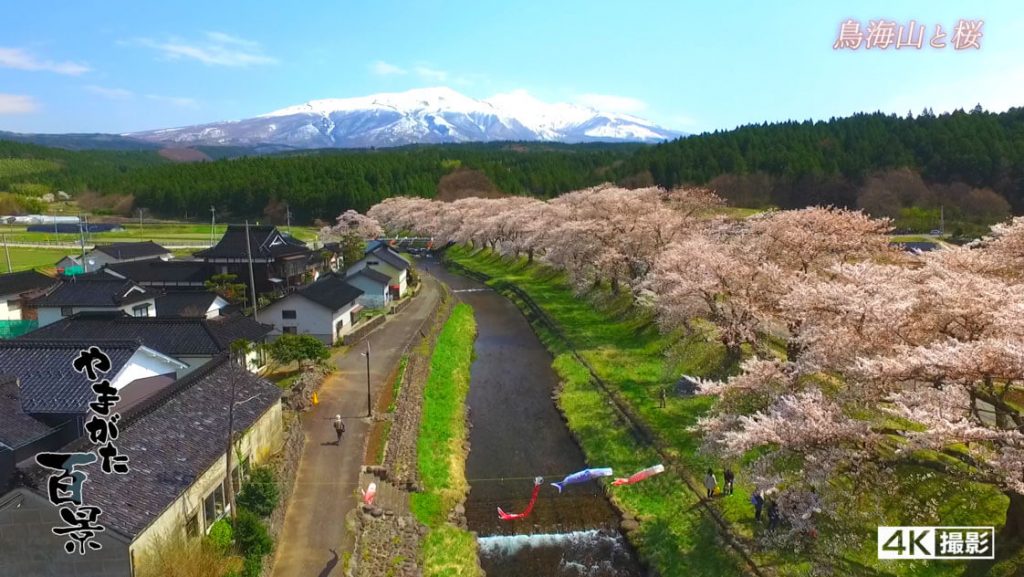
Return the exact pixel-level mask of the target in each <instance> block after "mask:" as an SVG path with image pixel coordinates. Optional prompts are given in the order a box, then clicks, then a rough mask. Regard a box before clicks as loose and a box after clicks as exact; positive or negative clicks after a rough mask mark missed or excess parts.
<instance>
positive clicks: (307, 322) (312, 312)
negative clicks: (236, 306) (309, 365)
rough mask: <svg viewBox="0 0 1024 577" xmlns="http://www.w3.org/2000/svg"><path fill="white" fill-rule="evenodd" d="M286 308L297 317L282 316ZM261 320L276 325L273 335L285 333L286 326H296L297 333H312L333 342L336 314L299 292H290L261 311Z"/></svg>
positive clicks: (326, 341)
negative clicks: (300, 294) (287, 317)
mask: <svg viewBox="0 0 1024 577" xmlns="http://www.w3.org/2000/svg"><path fill="white" fill-rule="evenodd" d="M285 310H293V311H295V318H294V319H286V318H282V316H281V311H285ZM260 322H262V323H272V324H273V325H274V330H273V331H271V333H270V334H271V335H280V334H283V333H284V327H296V331H295V333H296V334H299V335H312V336H315V337H317V338H318V339H320V340H322V341H324V342H325V343H332V342H333V339H332V335H333V334H334V322H335V315H333V314H331V311H329V310H327V309H326V308H325V307H323V306H320V305H318V304H317V303H315V302H313V301H311V300H309V299H307V298H305V297H302V296H299V295H298V294H290V295H288V296H286V297H285V298H283V299H281V300H279V301H276V302H274V303H273V304H271V305H270V306H268V307H267V308H265V309H263V310H262V311H260Z"/></svg>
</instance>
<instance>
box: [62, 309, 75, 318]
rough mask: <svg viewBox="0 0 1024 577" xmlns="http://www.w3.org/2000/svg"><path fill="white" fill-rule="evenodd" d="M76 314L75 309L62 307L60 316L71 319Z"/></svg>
mask: <svg viewBox="0 0 1024 577" xmlns="http://www.w3.org/2000/svg"><path fill="white" fill-rule="evenodd" d="M73 314H75V307H60V316H62V317H69V316H71V315H73Z"/></svg>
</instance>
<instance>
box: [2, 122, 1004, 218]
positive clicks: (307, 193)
mask: <svg viewBox="0 0 1024 577" xmlns="http://www.w3.org/2000/svg"><path fill="white" fill-rule="evenodd" d="M202 151H203V152H204V153H205V154H206V155H208V156H210V157H212V158H216V159H218V160H215V161H214V162H199V163H173V162H170V161H168V160H167V159H166V158H163V157H161V156H160V155H159V154H158V153H157V152H153V151H132V152H130V151H99V150H87V151H78V152H72V151H68V150H61V149H55V148H46V147H41V146H36V145H32V144H23V143H14V142H4V141H0V191H5V192H8V193H12V194H8V195H5V196H4V197H2V199H5V200H8V201H11V202H14V201H18V199H20V202H21V205H22V206H29V205H31V203H30V202H28V201H27V199H29V198H30V197H31V195H35V196H39V194H41V193H45V192H46V191H50V192H52V191H55V190H65V191H67V192H69V193H72V194H74V195H76V196H82V195H84V196H85V198H86V199H87V203H86V204H87V205H88V206H89V207H92V208H93V209H98V210H108V211H111V212H118V211H121V212H123V211H124V210H126V209H128V210H131V207H133V206H134V207H143V208H146V209H147V210H149V211H150V212H151V213H153V214H158V215H163V216H167V217H179V218H180V217H182V216H185V215H186V213H189V214H198V213H201V212H205V210H206V209H207V207H209V206H210V205H215V206H216V207H217V209H218V210H219V211H223V212H224V213H227V214H226V216H229V217H260V216H263V215H271V214H277V213H281V212H282V210H281V209H282V207H283V205H284V204H285V203H287V204H288V205H289V206H290V208H291V210H292V213H293V215H294V217H295V218H297V219H299V220H301V221H305V222H309V221H312V220H313V219H317V218H320V219H329V218H331V217H332V216H333V215H337V214H339V213H341V212H343V211H344V210H347V209H350V208H353V209H356V210H366V209H367V208H369V207H370V206H371V205H373V204H375V203H376V202H378V201H380V200H381V199H383V198H387V197H390V196H396V195H416V196H425V197H434V196H435V195H437V194H438V193H439V191H440V193H441V194H442V197H443V198H449V197H450V194H454V195H455V197H458V195H459V194H463V195H465V194H472V193H479V194H480V195H481V196H493V195H494V194H497V193H507V194H517V195H532V196H538V197H542V198H550V197H553V196H557V195H559V194H561V193H563V192H566V191H569V190H574V189H579V188H584V187H588V186H592V185H596V184H599V183H602V182H607V181H615V182H617V183H619V184H620V185H623V186H627V187H637V186H649V185H652V184H657V185H661V186H666V187H673V186H677V185H680V184H708V185H710V186H711V187H712V188H714V189H716V191H718V193H719V194H720V195H721V196H723V197H725V198H726V199H727V200H729V201H730V202H731V203H732V204H734V205H737V206H745V207H753V208H760V207H768V206H777V207H781V208H798V207H804V206H808V205H819V204H832V205H837V206H843V207H850V208H863V209H865V210H867V211H868V212H870V213H871V214H872V215H874V216H887V217H892V218H894V219H895V220H896V224H897V226H898V227H900V228H904V229H907V230H912V231H928V230H931V229H933V228H937V227H938V226H939V224H940V222H941V220H940V214H941V215H942V216H943V217H944V218H945V224H946V225H947V230H948V231H950V232H953V233H957V232H962V233H964V234H972V233H974V232H977V231H979V230H983V229H984V227H987V226H988V225H990V224H992V223H994V222H998V221H1000V220H1004V219H1005V218H1006V217H1007V216H1009V215H1010V214H1011V213H1016V214H1020V213H1024V109H1013V110H1010V111H1009V112H1005V113H1001V114H993V113H987V112H984V111H981V110H980V109H976V110H973V111H971V112H970V113H967V112H963V111H958V112H954V113H952V114H943V115H939V116H936V115H934V114H932V113H931V112H929V111H925V112H923V113H922V114H920V115H918V116H911V115H907V116H906V117H898V116H895V115H884V114H859V115H855V116H852V117H850V118H841V119H832V120H830V121H828V122H784V123H777V124H761V125H751V126H744V127H741V128H738V129H735V130H730V131H721V132H714V133H709V134H703V135H699V136H692V137H688V138H683V139H679V140H675V141H672V142H667V143H664V144H660V145H657V146H642V145H605V144H590V145H567V144H546V143H492V144H467V145H445V146H413V147H405V148H396V149H381V150H348V151H338V150H324V151H295V152H284V153H278V154H274V155H253V156H249V157H241V158H233V159H227V158H223V155H242V154H245V153H246V150H245V149H238V148H230V149H225V150H216V149H213V148H211V147H204V148H203V149H202ZM15 159H17V160H15ZM26 160H31V161H32V162H26ZM36 161H44V162H36ZM452 189H454V190H452ZM12 195H13V196H12ZM11 202H7V203H6V204H7V205H10V206H14V207H16V206H17V204H18V203H17V202H14V204H11ZM0 208H2V207H0Z"/></svg>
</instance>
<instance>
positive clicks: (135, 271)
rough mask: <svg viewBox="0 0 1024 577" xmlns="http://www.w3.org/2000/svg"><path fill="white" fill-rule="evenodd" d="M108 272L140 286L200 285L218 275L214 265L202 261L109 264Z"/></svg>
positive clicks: (146, 261)
mask: <svg viewBox="0 0 1024 577" xmlns="http://www.w3.org/2000/svg"><path fill="white" fill-rule="evenodd" d="M106 270H107V271H111V272H114V273H116V274H117V275H118V276H121V277H124V278H127V279H130V280H133V281H135V282H137V283H139V284H149V283H192V284H197V285H198V284H202V283H204V282H206V280H207V279H209V278H210V277H211V276H213V275H214V274H216V271H215V270H214V268H213V266H212V265H209V264H206V263H205V262H203V261H201V260H168V261H163V260H159V259H153V260H138V261H133V262H119V263H113V264H108V265H107V266H106Z"/></svg>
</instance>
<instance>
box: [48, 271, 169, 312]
mask: <svg viewBox="0 0 1024 577" xmlns="http://www.w3.org/2000/svg"><path fill="white" fill-rule="evenodd" d="M133 287H137V288H138V289H140V290H136V291H132V292H131V294H129V292H128V291H130V290H131V289H132V288H133ZM140 291H141V292H140ZM154 296H155V295H154V294H153V293H152V292H150V291H148V290H146V289H145V288H143V287H140V286H139V285H137V284H135V283H133V282H131V281H128V280H124V279H119V278H115V277H113V276H111V275H109V274H107V273H104V272H98V273H89V274H82V275H76V276H73V277H70V278H67V279H64V280H62V281H61V283H60V285H59V286H57V288H55V289H53V290H52V291H51V292H50V293H49V294H47V295H46V296H43V297H40V298H38V299H35V300H34V301H32V304H33V305H34V306H41V307H56V306H92V307H119V306H123V305H126V304H131V303H133V302H138V301H143V300H146V299H150V298H153V297H154Z"/></svg>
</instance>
